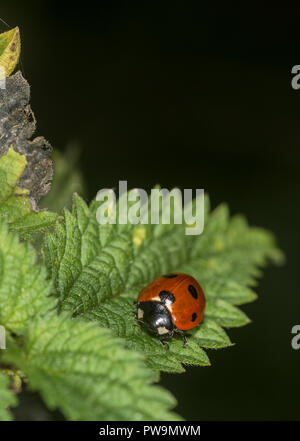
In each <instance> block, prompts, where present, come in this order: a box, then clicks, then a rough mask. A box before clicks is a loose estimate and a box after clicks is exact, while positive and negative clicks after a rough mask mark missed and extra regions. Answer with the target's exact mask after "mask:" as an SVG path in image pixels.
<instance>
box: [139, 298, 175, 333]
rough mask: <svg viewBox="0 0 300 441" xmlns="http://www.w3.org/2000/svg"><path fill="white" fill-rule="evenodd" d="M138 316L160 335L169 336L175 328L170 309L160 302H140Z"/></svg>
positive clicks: (152, 330)
mask: <svg viewBox="0 0 300 441" xmlns="http://www.w3.org/2000/svg"><path fill="white" fill-rule="evenodd" d="M137 318H138V320H140V321H141V322H143V323H145V325H146V326H147V327H148V328H149V330H150V331H151V332H155V333H156V334H158V335H159V336H165V337H168V335H171V334H172V333H173V331H174V329H175V326H174V324H173V322H172V319H171V315H170V313H169V311H168V310H167V308H166V307H165V305H163V304H162V303H160V302H139V303H138V305H137Z"/></svg>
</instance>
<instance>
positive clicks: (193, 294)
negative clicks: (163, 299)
mask: <svg viewBox="0 0 300 441" xmlns="http://www.w3.org/2000/svg"><path fill="white" fill-rule="evenodd" d="M188 289H189V292H190V293H191V294H192V296H193V297H194V299H198V294H197V291H196V288H195V287H194V286H193V285H189V288H188Z"/></svg>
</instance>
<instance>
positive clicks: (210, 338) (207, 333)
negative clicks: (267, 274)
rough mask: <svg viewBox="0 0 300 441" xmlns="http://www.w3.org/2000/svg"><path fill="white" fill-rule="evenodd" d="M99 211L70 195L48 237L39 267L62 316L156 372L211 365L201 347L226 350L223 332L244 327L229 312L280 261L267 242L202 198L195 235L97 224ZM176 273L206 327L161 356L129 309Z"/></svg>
mask: <svg viewBox="0 0 300 441" xmlns="http://www.w3.org/2000/svg"><path fill="white" fill-rule="evenodd" d="M125 197H127V195H125ZM120 203H121V202H120V201H119V205H118V207H117V208H118V210H119V206H120ZM177 203H178V201H175V203H174V206H173V208H172V210H171V212H172V213H173V212H174V210H175V207H176V204H177ZM100 206H101V202H96V201H94V202H92V204H91V205H90V207H88V206H87V205H86V203H85V202H84V201H83V200H82V199H81V198H80V197H79V196H77V195H74V201H73V209H72V212H71V213H70V212H69V211H68V210H66V211H65V220H64V222H63V223H61V224H58V225H57V226H56V228H55V231H54V233H48V234H47V235H46V241H45V245H44V255H45V261H46V264H47V268H48V271H49V274H50V277H51V279H52V282H53V286H54V293H55V295H56V296H57V298H58V301H59V307H60V309H61V310H68V311H70V312H71V313H72V314H73V316H74V317H78V316H79V317H81V318H82V319H84V320H86V321H89V322H94V323H97V324H98V325H99V326H100V327H101V328H110V329H111V331H112V332H113V334H114V335H115V336H117V337H119V338H122V339H123V341H124V342H125V344H126V346H127V347H128V348H130V349H134V350H136V351H139V352H141V353H143V354H144V355H145V357H146V362H147V364H148V366H150V367H151V368H152V369H154V370H162V371H168V372H182V371H184V368H183V365H184V364H192V365H209V360H208V357H207V356H206V354H205V352H204V350H203V349H202V348H215V349H216V348H220V347H225V346H229V345H231V342H230V340H229V338H228V336H227V335H226V333H225V331H224V330H223V329H222V328H221V326H222V327H235V326H242V325H245V324H247V323H248V322H249V319H248V317H247V316H246V315H245V314H244V313H243V312H242V311H241V310H239V309H238V308H237V307H235V306H234V305H238V304H242V303H245V302H249V301H253V300H254V299H255V298H256V295H255V293H254V292H253V291H252V289H250V288H249V285H254V284H255V283H256V278H257V276H259V275H260V270H259V268H260V267H262V266H264V265H265V264H266V263H267V261H268V259H271V260H273V261H274V262H276V263H280V262H281V261H282V254H281V253H280V251H279V250H278V249H277V247H276V245H275V241H274V238H273V236H272V235H271V234H270V233H268V232H266V231H264V230H262V229H257V228H250V227H249V226H248V225H247V223H246V221H245V220H244V218H242V217H238V216H236V217H234V218H232V219H230V216H229V212H228V208H227V206H226V205H221V206H220V207H218V208H217V209H216V210H214V211H213V212H212V213H209V208H208V207H209V201H208V198H206V207H205V208H206V215H205V228H204V233H203V234H202V235H200V236H189V235H185V225H180V224H174V222H173V223H171V224H170V225H167V224H162V222H161V221H160V223H159V224H158V225H151V224H143V225H132V224H129V223H127V224H124V225H123V224H118V223H116V224H104V225H103V224H102V225H100V224H99V223H98V222H97V219H96V214H97V209H98V208H99V207H100ZM161 208H162V206H160V210H161ZM118 210H117V212H118ZM117 218H118V217H117ZM176 271H182V272H186V273H188V274H191V275H192V276H194V277H196V278H197V280H198V281H199V282H200V284H201V285H202V286H203V288H204V292H205V295H206V298H207V306H206V310H205V316H204V322H203V323H202V324H200V326H199V327H198V328H196V329H194V330H192V331H191V332H189V333H188V336H189V338H188V345H187V347H186V348H183V345H182V342H181V340H180V338H179V337H176V338H174V339H173V340H172V341H170V345H169V349H166V348H164V347H162V345H161V344H160V342H159V341H158V340H157V338H156V337H155V336H151V335H149V334H148V333H147V332H146V331H145V330H144V329H143V328H142V327H141V326H140V324H139V323H137V321H136V318H135V306H134V304H133V302H134V301H135V300H136V298H137V295H138V293H139V291H140V290H141V289H142V288H143V287H145V286H146V285H147V284H148V283H149V282H150V281H152V280H153V279H154V278H155V277H157V276H159V275H161V274H164V273H167V272H176Z"/></svg>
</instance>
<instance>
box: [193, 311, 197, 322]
mask: <svg viewBox="0 0 300 441" xmlns="http://www.w3.org/2000/svg"><path fill="white" fill-rule="evenodd" d="M196 318H197V314H196V313H195V312H194V313H193V315H192V322H194V321H195V320H196Z"/></svg>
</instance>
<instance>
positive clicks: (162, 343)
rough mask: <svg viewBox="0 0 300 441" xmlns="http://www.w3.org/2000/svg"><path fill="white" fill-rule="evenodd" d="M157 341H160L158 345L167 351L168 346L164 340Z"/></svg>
mask: <svg viewBox="0 0 300 441" xmlns="http://www.w3.org/2000/svg"><path fill="white" fill-rule="evenodd" d="M159 341H160V344H161V345H162V346H163V347H164V348H166V349H169V344H168V343H167V342H166V340H163V339H161V338H160V339H159Z"/></svg>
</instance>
